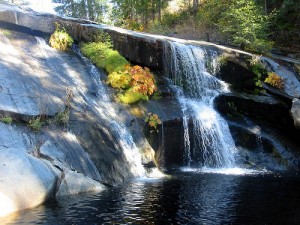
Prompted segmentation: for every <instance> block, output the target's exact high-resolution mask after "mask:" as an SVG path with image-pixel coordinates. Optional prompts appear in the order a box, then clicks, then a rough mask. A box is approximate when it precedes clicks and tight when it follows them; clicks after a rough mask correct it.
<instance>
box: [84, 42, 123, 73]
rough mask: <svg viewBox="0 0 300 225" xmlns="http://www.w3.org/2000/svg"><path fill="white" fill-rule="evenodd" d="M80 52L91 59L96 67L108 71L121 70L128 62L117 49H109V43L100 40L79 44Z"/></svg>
mask: <svg viewBox="0 0 300 225" xmlns="http://www.w3.org/2000/svg"><path fill="white" fill-rule="evenodd" d="M81 52H82V53H83V55H84V56H86V57H88V58H89V59H91V61H92V62H93V63H94V64H96V66H97V67H100V68H102V69H105V70H106V71H107V72H108V73H112V72H117V71H122V70H124V69H125V66H126V65H128V64H129V62H128V61H127V60H126V59H125V58H124V57H123V56H121V55H120V54H119V52H118V51H115V50H113V49H111V45H110V44H106V43H102V42H98V43H96V42H91V43H85V44H82V46H81Z"/></svg>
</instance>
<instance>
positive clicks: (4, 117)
mask: <svg viewBox="0 0 300 225" xmlns="http://www.w3.org/2000/svg"><path fill="white" fill-rule="evenodd" d="M0 121H1V122H3V123H7V124H11V122H12V121H13V119H12V118H11V117H10V116H3V117H1V118H0Z"/></svg>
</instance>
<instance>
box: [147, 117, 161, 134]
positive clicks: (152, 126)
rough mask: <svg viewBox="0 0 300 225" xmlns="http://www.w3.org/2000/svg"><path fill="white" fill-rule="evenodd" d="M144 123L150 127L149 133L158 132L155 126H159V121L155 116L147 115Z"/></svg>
mask: <svg viewBox="0 0 300 225" xmlns="http://www.w3.org/2000/svg"><path fill="white" fill-rule="evenodd" d="M145 122H146V123H147V124H148V126H149V127H150V129H151V130H150V132H151V133H153V132H158V129H157V126H158V125H159V124H161V120H160V119H159V117H158V115H157V114H154V113H148V116H147V117H146V118H145Z"/></svg>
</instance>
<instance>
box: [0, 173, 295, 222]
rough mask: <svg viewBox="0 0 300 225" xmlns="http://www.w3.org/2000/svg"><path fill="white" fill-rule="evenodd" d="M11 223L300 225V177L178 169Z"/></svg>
mask: <svg viewBox="0 0 300 225" xmlns="http://www.w3.org/2000/svg"><path fill="white" fill-rule="evenodd" d="M0 223H1V221H0ZM13 223H14V224H300V177H299V176H297V175H293V176H291V175H286V174H264V175H263V174H260V175H224V174H208V173H206V174H204V173H197V172H185V173H183V172H180V173H177V174H176V175H174V176H173V177H172V178H169V179H140V180H134V181H131V182H128V183H127V184H125V185H124V186H121V187H116V188H111V189H108V190H106V191H104V192H102V193H99V194H89V195H78V196H72V197H68V198H66V199H61V200H59V201H52V202H48V203H46V204H45V205H42V206H40V207H37V208H35V209H31V210H25V211H23V212H22V213H21V215H20V216H19V217H18V218H17V219H16V220H15V221H14V222H13Z"/></svg>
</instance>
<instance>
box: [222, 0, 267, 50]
mask: <svg viewBox="0 0 300 225" xmlns="http://www.w3.org/2000/svg"><path fill="white" fill-rule="evenodd" d="M269 22H270V17H269V16H267V15H264V11H263V8H262V7H260V6H258V5H257V4H256V2H255V1H254V0H236V1H232V2H231V3H230V5H229V7H228V10H227V11H225V12H223V13H222V14H221V18H220V20H219V21H218V26H219V28H220V30H221V31H222V32H224V33H226V34H228V35H229V37H230V38H231V40H232V43H233V44H238V45H240V46H241V48H242V49H247V50H252V51H253V50H254V51H259V52H261V51H267V50H269V49H270V48H271V46H272V43H271V42H270V41H268V32H267V31H268V26H269Z"/></svg>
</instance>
